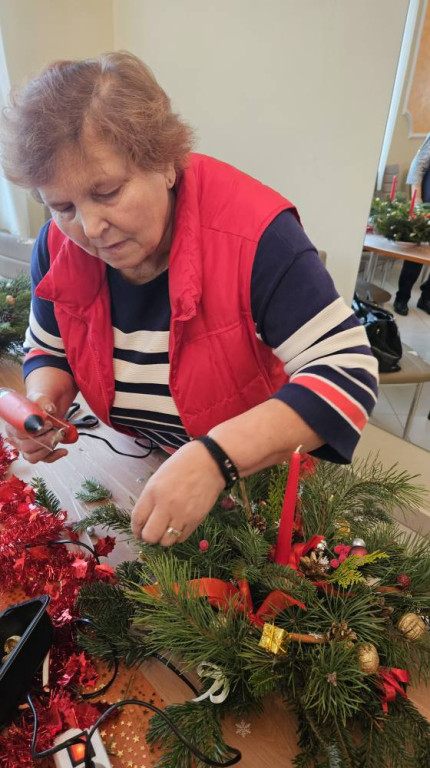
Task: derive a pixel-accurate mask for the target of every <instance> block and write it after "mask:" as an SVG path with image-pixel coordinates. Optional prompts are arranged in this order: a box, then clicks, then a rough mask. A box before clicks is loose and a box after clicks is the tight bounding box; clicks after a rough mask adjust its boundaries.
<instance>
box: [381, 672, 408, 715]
mask: <svg viewBox="0 0 430 768" xmlns="http://www.w3.org/2000/svg"><path fill="white" fill-rule="evenodd" d="M379 678H380V683H379V685H380V688H381V689H382V697H381V698H382V709H383V710H384V712H388V702H389V701H394V699H395V698H396V695H397V694H399V695H400V696H403V698H404V699H406V698H407V693H406V691H405V689H404V688H402V686H401V685H400V683H402V684H403V685H407V684H408V683H409V673H408V672H407V671H406V669H398V668H397V667H391V668H390V669H384V667H382V668H381V669H380V670H379Z"/></svg>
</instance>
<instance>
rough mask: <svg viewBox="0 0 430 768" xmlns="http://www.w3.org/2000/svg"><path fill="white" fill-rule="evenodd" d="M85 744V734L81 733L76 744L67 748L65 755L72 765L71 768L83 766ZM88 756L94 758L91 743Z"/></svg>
mask: <svg viewBox="0 0 430 768" xmlns="http://www.w3.org/2000/svg"><path fill="white" fill-rule="evenodd" d="M86 742H87V734H86V733H82V734H81V735H80V736H79V741H78V742H76V744H71V745H70V746H69V747H67V753H68V755H69V758H70V762H71V764H72V765H73V768H76V766H78V765H83V764H84V760H85V745H86ZM89 756H90V757H94V756H95V752H94V749H93V746H92V744H91V743H90V748H89Z"/></svg>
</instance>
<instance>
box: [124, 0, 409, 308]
mask: <svg viewBox="0 0 430 768" xmlns="http://www.w3.org/2000/svg"><path fill="white" fill-rule="evenodd" d="M407 7H408V0H378V2H375V0H360V2H358V1H357V0H300V2H298V0H217V2H213V1H211V0H180V1H178V0H113V10H114V42H115V47H116V48H125V49H128V50H131V51H133V52H134V53H136V54H137V55H139V56H141V57H142V58H143V59H144V60H145V61H146V62H147V63H148V64H149V65H150V66H151V67H152V69H153V70H154V73H155V75H156V76H157V78H158V80H159V81H160V83H161V84H162V85H163V87H164V88H165V89H166V91H167V92H168V93H169V95H170V96H171V98H172V100H173V102H174V105H175V107H176V108H177V109H178V111H180V112H181V113H182V115H183V116H184V117H186V118H187V119H188V120H189V121H190V123H192V124H193V125H194V126H195V127H196V128H197V131H198V136H199V142H198V149H199V150H200V151H202V152H206V153H208V154H213V155H214V156H216V157H219V158H221V159H223V160H226V161H228V162H231V163H233V164H234V165H237V166H238V167H240V168H242V169H243V170H245V171H247V172H248V173H251V174H252V175H255V176H257V177H258V178H260V179H261V180H262V181H264V182H266V183H268V184H270V185H272V186H273V187H275V188H276V189H278V190H279V191H281V192H282V193H283V194H285V195H286V196H287V197H290V198H291V199H292V200H293V201H294V202H295V203H296V204H297V206H298V207H299V209H300V212H301V215H302V220H303V223H304V225H305V228H306V230H307V231H308V233H309V235H310V236H311V238H312V239H313V241H314V242H315V244H316V245H317V246H318V248H320V249H323V250H326V251H327V252H328V255H329V259H328V267H329V270H330V272H331V274H332V275H333V276H334V278H335V281H336V284H337V287H338V289H339V290H340V291H341V293H342V294H343V295H344V296H345V298H347V299H348V300H349V299H350V297H351V295H352V291H353V286H354V284H355V279H356V273H357V268H358V262H359V258H360V253H361V246H362V242H363V237H364V231H365V224H366V219H367V215H368V211H369V207H370V201H371V196H372V191H373V187H374V182H375V175H376V168H377V163H378V157H379V152H380V147H381V144H382V139H383V134H384V126H385V121H386V117H387V114H388V109H389V103H390V96H391V90H392V85H393V82H394V75H395V69H396V63H397V57H398V52H399V49H400V43H401V36H402V31H403V26H404V21H405V18H406V13H407Z"/></svg>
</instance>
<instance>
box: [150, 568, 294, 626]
mask: <svg viewBox="0 0 430 768" xmlns="http://www.w3.org/2000/svg"><path fill="white" fill-rule="evenodd" d="M187 588H188V590H189V592H188V594H189V595H191V596H199V597H207V599H208V600H209V602H210V604H211V605H213V606H215V607H216V608H222V609H223V610H228V609H229V608H230V607H233V608H234V610H236V611H238V612H239V613H245V614H246V616H247V617H248V619H249V621H250V622H251V623H252V624H255V625H257V626H259V627H262V626H263V624H264V621H265V619H267V618H273V617H274V616H277V615H278V613H281V611H283V610H285V608H288V607H289V606H291V605H297V606H298V607H299V608H302V609H303V610H304V611H306V606H305V605H304V604H303V603H301V602H300V601H299V600H296V599H295V598H294V597H290V595H287V594H286V593H285V592H281V590H280V589H275V590H273V592H270V594H269V595H268V596H267V597H266V598H265V600H264V601H263V603H262V604H261V605H260V607H259V609H258V610H257V611H256V612H255V613H254V607H253V603H252V597H251V590H250V588H249V583H248V582H247V581H246V579H241V580H240V581H238V587H235V586H234V584H231V583H230V582H229V581H223V580H222V579H211V578H202V579H192V580H191V581H188V582H187ZM142 589H143V590H144V591H145V592H149V593H150V594H152V595H159V592H160V589H159V586H158V585H156V584H155V585H154V586H149V587H142ZM173 589H174V592H175V593H176V594H178V592H179V586H178V584H174V585H173Z"/></svg>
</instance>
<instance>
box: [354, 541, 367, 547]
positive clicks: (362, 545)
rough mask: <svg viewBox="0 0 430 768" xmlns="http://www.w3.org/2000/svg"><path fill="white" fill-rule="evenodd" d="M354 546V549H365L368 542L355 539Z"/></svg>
mask: <svg viewBox="0 0 430 768" xmlns="http://www.w3.org/2000/svg"><path fill="white" fill-rule="evenodd" d="M352 546H353V547H365V546H366V542H365V541H364V539H353V540H352Z"/></svg>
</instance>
